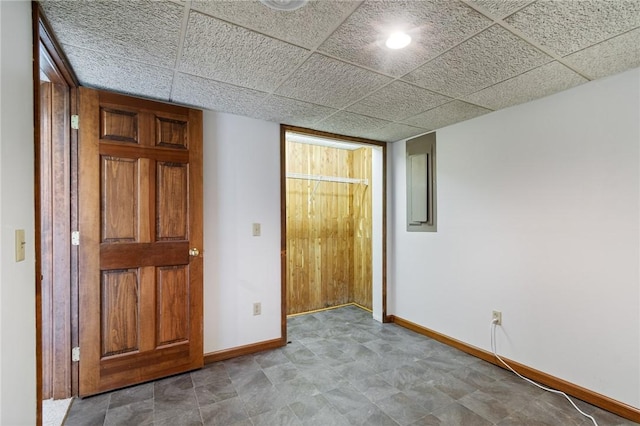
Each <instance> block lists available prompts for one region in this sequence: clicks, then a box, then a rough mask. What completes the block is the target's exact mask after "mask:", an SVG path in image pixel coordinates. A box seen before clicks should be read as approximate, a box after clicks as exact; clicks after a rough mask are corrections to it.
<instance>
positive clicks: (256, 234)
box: [251, 223, 260, 237]
mask: <svg viewBox="0 0 640 426" xmlns="http://www.w3.org/2000/svg"><path fill="white" fill-rule="evenodd" d="M251 232H252V234H253V236H254V237H259V236H260V224H259V223H254V224H253V226H252V227H251Z"/></svg>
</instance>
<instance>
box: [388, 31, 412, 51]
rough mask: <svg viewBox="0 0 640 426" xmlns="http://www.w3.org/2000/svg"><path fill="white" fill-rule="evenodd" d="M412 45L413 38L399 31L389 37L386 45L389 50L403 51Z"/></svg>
mask: <svg viewBox="0 0 640 426" xmlns="http://www.w3.org/2000/svg"><path fill="white" fill-rule="evenodd" d="M409 43H411V36H409V34H407V33H403V32H402V31H397V32H395V33H393V34H391V35H390V36H389V38H388V39H387V42H386V43H385V45H386V46H387V47H388V48H389V49H402V48H403V47H407V46H408V45H409Z"/></svg>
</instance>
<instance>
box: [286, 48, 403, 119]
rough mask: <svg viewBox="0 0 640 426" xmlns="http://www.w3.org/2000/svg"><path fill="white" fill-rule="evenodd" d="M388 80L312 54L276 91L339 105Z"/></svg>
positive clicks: (303, 98)
mask: <svg viewBox="0 0 640 426" xmlns="http://www.w3.org/2000/svg"><path fill="white" fill-rule="evenodd" d="M390 81H391V78H389V77H385V76H383V75H380V74H377V73H374V72H371V71H367V70H365V69H363V68H360V67H356V66H354V65H350V64H346V63H344V62H341V61H338V60H335V59H331V58H327V57H326V56H322V55H319V54H313V55H312V56H311V57H310V58H309V59H308V60H307V61H306V62H305V63H304V64H303V65H302V66H301V67H300V68H298V69H297V70H296V71H295V73H294V74H293V75H291V77H289V79H287V81H285V82H284V83H283V84H282V86H280V88H278V90H276V93H278V94H280V95H284V96H287V97H289V98H295V99H300V100H303V101H308V102H311V103H314V104H318V105H326V106H330V107H335V108H342V107H344V106H346V105H349V104H350V103H353V102H355V101H357V100H358V99H360V98H362V97H363V96H365V95H367V94H368V93H370V92H372V91H373V90H376V89H377V88H379V87H381V86H382V85H383V84H386V83H388V82H390Z"/></svg>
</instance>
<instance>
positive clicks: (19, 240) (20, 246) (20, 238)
mask: <svg viewBox="0 0 640 426" xmlns="http://www.w3.org/2000/svg"><path fill="white" fill-rule="evenodd" d="M26 244H27V242H26V240H25V238H24V229H16V262H22V261H23V260H24V252H25V249H24V246H25V245H26Z"/></svg>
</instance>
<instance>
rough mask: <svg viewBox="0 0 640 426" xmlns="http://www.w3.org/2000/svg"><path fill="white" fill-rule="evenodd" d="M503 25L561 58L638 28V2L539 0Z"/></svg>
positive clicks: (639, 7)
mask: <svg viewBox="0 0 640 426" xmlns="http://www.w3.org/2000/svg"><path fill="white" fill-rule="evenodd" d="M505 22H507V23H508V24H511V25H512V26H513V27H515V28H517V29H518V30H520V31H521V32H522V33H524V34H525V35H527V36H528V37H531V38H532V39H533V40H535V41H537V42H538V43H539V44H541V45H543V46H546V47H549V48H551V49H553V50H554V51H555V52H557V53H558V54H559V55H561V56H564V55H567V54H569V53H572V52H575V51H577V50H580V49H583V48H585V47H587V46H591V45H593V44H595V43H599V42H601V41H603V40H606V39H608V38H610V37H613V36H615V35H617V34H619V33H621V32H624V31H627V30H630V29H632V28H635V27H638V26H640V1H637V0H615V1H605V0H580V1H549V0H543V1H538V2H536V3H533V4H532V5H530V6H527V7H525V8H524V9H522V10H521V11H519V12H517V13H515V14H513V15H512V16H510V17H509V18H507V19H506V20H505Z"/></svg>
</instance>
